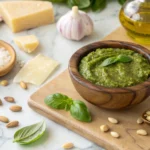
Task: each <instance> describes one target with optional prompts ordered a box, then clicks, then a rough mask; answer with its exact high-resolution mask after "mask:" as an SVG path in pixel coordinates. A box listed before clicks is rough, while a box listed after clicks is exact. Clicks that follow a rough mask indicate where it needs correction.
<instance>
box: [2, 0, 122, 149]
mask: <svg viewBox="0 0 150 150" xmlns="http://www.w3.org/2000/svg"><path fill="white" fill-rule="evenodd" d="M54 7H55V13H56V20H58V19H59V17H60V16H61V15H63V14H64V13H66V12H67V11H68V8H67V7H66V6H60V5H55V6H54ZM120 7H121V6H120V5H119V4H118V2H117V1H114V0H109V4H108V5H107V8H105V9H104V10H103V11H101V12H98V13H93V12H89V15H90V16H91V18H92V19H93V21H94V28H95V31H94V33H93V35H91V36H89V37H87V38H84V39H83V40H82V41H80V42H75V41H69V40H66V39H65V38H63V37H62V36H61V35H59V34H58V33H57V30H56V24H52V25H48V26H43V27H39V28H36V29H32V30H28V31H24V32H20V33H17V34H13V33H12V32H11V30H10V29H9V28H8V27H7V25H5V24H4V23H0V39H1V40H5V41H6V42H8V43H10V44H11V45H12V46H13V47H14V48H15V50H16V52H17V56H18V60H23V61H25V62H26V61H27V60H29V59H31V58H33V57H34V56H36V55H37V54H38V53H43V54H45V55H47V56H49V57H52V58H54V59H56V60H57V61H59V62H60V64H61V66H60V67H59V69H58V70H57V71H56V72H55V73H54V74H53V75H52V76H51V77H49V79H48V80H47V82H48V81H50V80H52V79H53V78H54V77H55V76H57V75H58V74H59V73H61V72H62V71H63V70H65V69H66V68H67V65H68V60H69V58H70V57H71V55H72V54H73V53H74V52H75V51H76V50H77V49H78V48H80V47H82V46H84V45H86V44H89V43H92V42H94V41H98V40H100V39H102V38H103V37H104V36H106V35H108V34H109V33H110V32H111V31H113V30H114V29H116V28H117V27H118V26H119V25H120V23H119V20H118V12H119V9H120ZM28 34H35V35H36V36H37V37H38V38H39V40H40V46H39V48H38V50H37V51H36V52H35V53H33V54H30V55H29V54H26V53H25V52H23V51H20V50H19V49H18V47H17V46H16V45H15V44H14V42H13V39H14V37H15V36H18V35H28ZM18 70H19V66H18V64H16V66H15V68H14V69H13V71H12V72H11V73H10V74H9V75H7V76H5V77H3V78H0V80H2V79H7V80H9V82H10V84H9V86H7V87H2V86H0V98H1V99H2V100H3V97H5V96H12V97H14V98H15V99H16V103H17V104H19V105H21V106H22V107H23V110H22V112H20V113H12V112H10V110H9V109H8V108H9V106H10V105H11V104H9V103H7V102H5V101H3V103H4V105H3V106H0V115H4V116H7V117H9V119H10V120H19V122H20V126H19V127H18V128H14V129H7V128H6V127H5V124H4V123H1V122H0V150H10V149H11V150H26V149H27V150H61V149H62V148H61V146H62V144H64V143H65V142H73V143H74V144H75V147H76V148H75V149H74V150H77V149H78V150H102V148H100V147H99V146H97V145H95V144H93V143H92V142H90V141H88V140H86V139H85V138H83V137H81V136H79V135H77V134H76V133H74V132H72V131H70V130H68V129H66V128H64V127H63V126H61V125H59V124H57V123H55V122H53V121H51V120H48V119H47V118H45V117H43V116H41V115H39V114H38V113H36V112H34V111H33V110H32V109H31V108H30V107H29V106H28V104H27V100H28V98H29V96H30V95H31V94H32V93H33V92H34V91H36V90H37V89H38V88H39V87H35V86H31V85H30V86H29V89H28V90H27V91H25V90H22V89H21V88H20V87H19V85H17V84H14V83H12V79H13V78H14V76H15V74H16V73H17V72H18ZM42 119H44V120H45V121H46V124H47V131H46V133H45V135H44V136H43V137H42V138H41V139H40V140H39V141H37V142H35V143H33V144H31V145H28V146H21V145H19V144H17V143H13V142H12V140H13V135H14V132H15V131H16V130H17V129H19V128H20V127H23V126H26V125H30V124H33V123H36V122H38V121H41V120H42Z"/></svg>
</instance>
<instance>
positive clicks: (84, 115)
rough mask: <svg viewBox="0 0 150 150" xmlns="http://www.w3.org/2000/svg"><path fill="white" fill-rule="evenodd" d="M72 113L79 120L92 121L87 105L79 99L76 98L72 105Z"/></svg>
mask: <svg viewBox="0 0 150 150" xmlns="http://www.w3.org/2000/svg"><path fill="white" fill-rule="evenodd" d="M70 114H71V116H72V117H74V118H75V119H77V120H79V121H83V122H91V115H90V113H89V110H88V108H87V107H86V105H85V104H84V103H83V102H82V101H79V100H74V101H73V104H72V105H71V107H70Z"/></svg>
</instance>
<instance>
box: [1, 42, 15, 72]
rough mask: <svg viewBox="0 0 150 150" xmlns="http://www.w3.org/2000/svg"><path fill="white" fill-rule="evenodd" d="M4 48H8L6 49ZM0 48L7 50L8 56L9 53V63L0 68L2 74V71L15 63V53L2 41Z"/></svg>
mask: <svg viewBox="0 0 150 150" xmlns="http://www.w3.org/2000/svg"><path fill="white" fill-rule="evenodd" d="M6 46H7V47H8V48H9V50H8V48H6ZM0 47H4V48H5V50H7V51H8V52H9V54H10V52H11V54H10V55H11V60H10V62H9V63H8V64H7V65H5V66H4V67H1V68H0V72H3V71H6V70H7V69H8V68H9V67H11V66H12V65H13V64H14V63H15V60H16V52H15V49H14V48H13V47H12V46H11V45H10V44H9V43H7V42H5V41H3V40H0Z"/></svg>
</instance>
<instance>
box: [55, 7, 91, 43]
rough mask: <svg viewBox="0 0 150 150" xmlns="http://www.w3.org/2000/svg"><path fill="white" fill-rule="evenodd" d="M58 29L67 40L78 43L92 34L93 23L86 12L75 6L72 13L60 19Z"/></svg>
mask: <svg viewBox="0 0 150 150" xmlns="http://www.w3.org/2000/svg"><path fill="white" fill-rule="evenodd" d="M57 29H58V31H59V32H60V33H61V34H62V36H64V37H65V38H67V39H70V40H77V41H78V40H81V39H82V38H83V37H85V36H88V35H90V34H92V32H93V22H92V20H91V18H90V17H89V16H88V15H87V14H86V13H85V12H83V11H79V10H78V7H77V6H74V7H73V8H72V11H69V12H68V13H67V14H65V15H64V16H62V17H61V18H60V19H59V21H58V23H57Z"/></svg>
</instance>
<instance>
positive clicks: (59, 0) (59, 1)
mask: <svg viewBox="0 0 150 150" xmlns="http://www.w3.org/2000/svg"><path fill="white" fill-rule="evenodd" d="M48 1H50V2H54V3H62V2H66V0H48Z"/></svg>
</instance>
